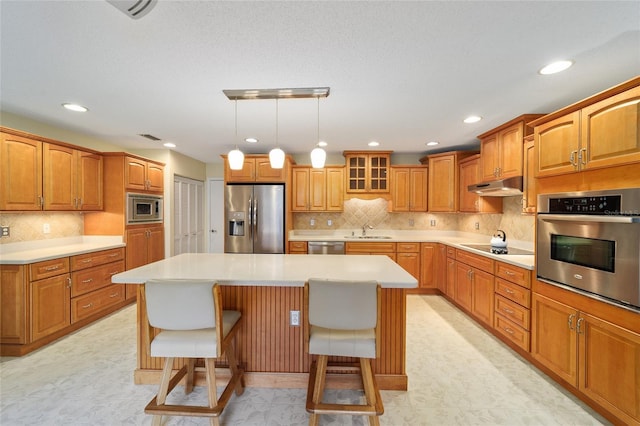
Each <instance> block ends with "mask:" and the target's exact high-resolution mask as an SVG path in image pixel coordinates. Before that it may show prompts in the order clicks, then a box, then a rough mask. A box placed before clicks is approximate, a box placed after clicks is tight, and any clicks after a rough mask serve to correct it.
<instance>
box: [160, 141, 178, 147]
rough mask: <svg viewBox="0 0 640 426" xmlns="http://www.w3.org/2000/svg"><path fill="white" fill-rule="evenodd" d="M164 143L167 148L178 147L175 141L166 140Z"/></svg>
mask: <svg viewBox="0 0 640 426" xmlns="http://www.w3.org/2000/svg"><path fill="white" fill-rule="evenodd" d="M162 145H163V146H165V147H167V148H175V147H176V144H175V143H173V142H165V143H163V144H162Z"/></svg>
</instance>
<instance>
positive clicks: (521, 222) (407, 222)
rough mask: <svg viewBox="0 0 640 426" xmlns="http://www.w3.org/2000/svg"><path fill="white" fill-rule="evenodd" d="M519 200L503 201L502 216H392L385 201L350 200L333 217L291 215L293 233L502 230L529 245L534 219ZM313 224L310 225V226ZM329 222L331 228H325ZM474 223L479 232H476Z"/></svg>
mask: <svg viewBox="0 0 640 426" xmlns="http://www.w3.org/2000/svg"><path fill="white" fill-rule="evenodd" d="M521 200H522V198H521V197H505V198H504V200H503V213H502V214H473V213H393V212H388V211H387V200H385V199H382V198H378V199H375V200H360V199H351V200H347V201H345V202H344V211H343V212H336V213H294V215H293V227H294V229H316V230H329V229H359V228H362V226H363V225H365V224H368V225H371V226H372V227H374V228H375V229H394V230H412V229H416V230H422V231H424V230H434V231H435V230H438V231H443V230H446V231H463V232H471V233H477V234H481V235H493V234H494V233H495V231H496V230H497V229H502V230H504V231H505V233H506V234H507V237H508V238H509V239H514V240H521V241H531V242H533V239H534V235H533V230H534V217H533V216H532V215H523V214H522V212H521V206H522V204H521ZM312 220H313V222H314V225H311V221H312ZM329 222H330V223H331V225H329ZM476 223H478V227H479V229H476Z"/></svg>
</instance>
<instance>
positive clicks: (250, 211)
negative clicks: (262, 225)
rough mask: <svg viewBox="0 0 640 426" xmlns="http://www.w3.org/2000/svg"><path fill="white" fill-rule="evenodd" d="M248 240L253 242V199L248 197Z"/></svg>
mask: <svg viewBox="0 0 640 426" xmlns="http://www.w3.org/2000/svg"><path fill="white" fill-rule="evenodd" d="M248 219H249V226H248V228H249V239H251V240H252V241H253V197H249V217H248Z"/></svg>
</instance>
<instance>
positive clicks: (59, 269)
mask: <svg viewBox="0 0 640 426" xmlns="http://www.w3.org/2000/svg"><path fill="white" fill-rule="evenodd" d="M29 266H30V269H31V281H37V280H41V279H43V278H49V277H54V276H56V275H60V274H66V273H67V272H69V258H68V257H61V258H59V259H51V260H45V261H43V262H38V263H32V264H31V265H29Z"/></svg>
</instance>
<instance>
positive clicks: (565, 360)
mask: <svg viewBox="0 0 640 426" xmlns="http://www.w3.org/2000/svg"><path fill="white" fill-rule="evenodd" d="M542 285H546V284H542ZM569 297H571V296H569ZM581 297H582V296H580V297H579V298H581ZM554 299H555V298H553V299H552V298H550V297H546V296H544V295H541V294H534V295H533V312H532V314H533V334H532V344H531V355H532V356H533V358H534V359H535V360H536V361H538V362H540V363H541V364H542V365H543V366H545V367H546V368H548V369H549V370H550V371H552V372H553V373H555V374H556V375H557V376H558V377H560V378H561V379H562V380H564V381H565V382H567V383H568V384H570V385H571V386H573V387H575V388H577V389H578V390H579V391H580V392H581V393H582V394H584V395H585V396H587V397H588V398H589V399H591V400H592V401H595V402H596V403H598V404H599V405H601V406H602V407H604V408H605V409H606V410H607V411H609V412H611V413H612V414H614V415H615V416H616V417H617V418H618V419H620V420H621V421H622V422H623V423H624V424H639V423H640V392H638V389H640V334H639V333H638V328H639V327H638V324H640V322H639V321H638V318H637V317H638V314H637V313H635V314H633V313H631V312H628V313H615V314H613V315H612V316H611V318H616V319H617V320H618V321H620V320H622V321H624V319H625V317H633V316H634V315H635V317H636V318H630V319H629V321H628V322H629V324H630V325H635V330H631V329H628V328H626V327H623V326H620V325H617V324H614V323H612V322H610V321H609V320H608V319H609V318H601V317H599V315H598V314H590V313H586V312H584V311H583V310H581V309H580V308H579V307H576V306H572V305H570V304H565V303H562V302H560V301H558V300H554ZM563 301H564V300H563ZM586 303H588V305H589V306H591V307H592V308H593V307H595V306H596V305H594V304H593V301H591V302H586ZM595 303H596V304H599V303H602V302H595ZM578 304H581V305H584V304H583V303H582V302H578ZM586 306H587V305H584V306H583V307H586ZM612 309H615V308H612V307H610V308H606V307H605V310H612Z"/></svg>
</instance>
